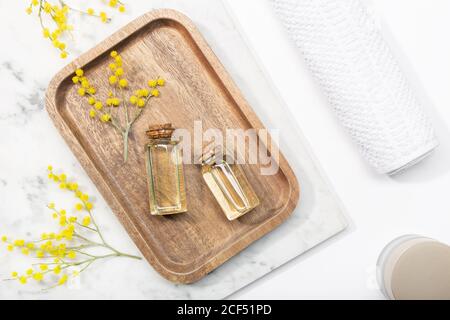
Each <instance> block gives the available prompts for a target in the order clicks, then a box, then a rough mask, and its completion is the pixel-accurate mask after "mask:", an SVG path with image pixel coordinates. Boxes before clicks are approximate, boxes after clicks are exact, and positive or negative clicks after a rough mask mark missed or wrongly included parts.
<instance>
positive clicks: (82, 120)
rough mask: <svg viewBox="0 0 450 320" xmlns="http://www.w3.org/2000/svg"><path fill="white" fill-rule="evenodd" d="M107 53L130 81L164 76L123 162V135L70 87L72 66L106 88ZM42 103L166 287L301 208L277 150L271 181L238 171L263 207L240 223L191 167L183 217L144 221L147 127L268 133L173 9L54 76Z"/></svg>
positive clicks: (253, 170) (198, 273)
mask: <svg viewBox="0 0 450 320" xmlns="http://www.w3.org/2000/svg"><path fill="white" fill-rule="evenodd" d="M113 49H115V50H118V51H120V53H121V55H122V56H123V60H124V69H125V72H128V74H129V75H130V74H132V75H133V76H132V77H129V78H131V79H130V80H131V82H132V83H137V84H138V83H139V84H140V83H146V81H147V79H148V78H152V77H155V76H157V75H159V76H161V77H163V78H164V79H166V80H167V85H166V86H165V87H164V88H163V90H162V95H161V98H159V99H155V100H152V103H151V105H150V106H149V109H146V110H145V112H144V114H143V116H142V117H141V118H140V120H139V121H138V122H137V123H136V124H135V126H134V129H133V132H132V133H131V136H130V152H129V160H128V162H127V163H126V164H123V159H122V140H121V138H120V136H118V135H117V133H116V132H114V131H113V130H112V129H111V128H110V127H108V126H104V125H103V124H101V123H99V122H98V121H95V120H92V119H90V118H89V117H88V115H87V111H88V107H87V106H86V104H85V102H84V101H83V103H80V98H79V97H78V96H77V93H76V88H75V87H74V86H73V85H72V83H71V78H72V76H73V72H74V70H75V69H76V68H77V67H82V68H83V69H84V70H85V71H86V72H87V73H88V74H89V76H90V78H91V79H96V83H95V85H96V87H97V88H98V90H99V91H105V92H106V91H107V90H108V89H107V88H108V87H109V85H108V83H107V76H106V75H105V68H107V65H108V63H109V62H110V61H109V52H110V51H111V50H113ZM46 102H47V110H48V112H49V114H50V116H51V118H52V119H53V121H54V123H55V125H56V127H57V128H58V130H59V131H60V133H61V134H62V136H63V137H64V139H65V140H66V142H67V143H68V145H69V146H70V148H71V149H72V151H73V152H74V154H75V155H76V157H77V158H78V159H79V161H80V163H81V164H82V166H83V167H84V169H85V170H86V172H87V173H88V175H89V176H90V177H91V179H92V180H93V181H94V183H95V184H96V186H97V187H98V189H99V190H100V192H101V193H102V195H103V197H104V198H105V200H106V201H107V202H108V204H109V205H110V206H111V208H112V210H113V211H114V213H115V214H116V216H117V217H118V218H119V219H120V221H121V222H122V224H123V225H124V227H125V228H126V230H127V231H128V233H129V234H130V236H131V237H132V239H133V240H134V241H135V243H136V245H137V246H138V247H139V249H140V250H141V251H142V253H143V255H144V256H145V257H146V259H147V260H148V261H149V262H150V264H151V265H152V266H153V267H154V268H155V269H156V270H157V271H158V272H159V273H160V274H161V275H162V276H164V277H165V278H167V279H168V280H170V281H173V282H177V283H192V282H195V281H197V280H199V279H201V278H202V277H204V276H205V275H206V274H208V273H209V272H211V271H212V270H214V269H215V268H217V267H218V266H220V265H221V264H222V263H224V262H225V261H227V260H228V259H230V258H231V257H232V256H234V255H236V254H237V253H239V252H240V251H241V250H243V249H244V248H246V247H247V246H248V245H250V244H251V243H252V242H254V241H256V240H257V239H259V238H261V237H262V236H263V235H265V234H267V233H268V232H270V231H271V230H273V229H274V228H276V227H277V226H278V225H279V224H281V223H282V222H283V221H284V220H286V219H287V218H288V216H289V215H290V214H291V213H292V211H293V210H294V208H295V207H296V205H297V203H298V199H299V186H298V182H297V179H296V177H295V175H294V173H293V171H292V170H291V168H290V166H289V164H288V163H287V161H286V160H285V158H284V157H283V155H281V154H280V157H279V166H280V170H279V171H278V173H277V174H275V175H272V176H263V175H261V174H260V166H259V165H246V166H244V170H245V172H246V175H247V177H248V179H249V181H250V182H251V184H252V185H253V187H254V189H255V191H256V193H257V195H258V196H259V198H260V200H261V205H260V206H259V207H258V208H257V209H256V210H254V211H252V212H250V213H249V214H247V215H245V216H244V217H242V218H240V219H238V220H237V221H233V222H229V221H228V220H227V219H226V217H225V215H224V214H223V212H222V211H221V209H220V207H219V205H218V204H217V202H216V201H215V199H214V198H213V197H212V195H211V193H210V191H209V190H208V189H207V186H206V184H205V183H204V181H203V179H202V177H201V174H200V169H199V168H198V167H197V166H195V165H186V166H185V175H186V182H187V183H186V184H187V186H186V189H187V197H188V210H189V211H188V212H187V213H184V214H180V215H176V216H170V217H154V216H150V214H149V203H148V191H147V180H146V179H147V178H146V173H145V161H144V145H145V144H146V142H147V138H146V136H145V131H146V129H147V128H148V126H149V124H158V123H166V122H171V123H173V124H174V126H175V127H179V128H186V129H188V130H191V131H192V130H193V126H194V121H195V120H202V121H203V129H204V130H206V129H208V128H219V129H221V130H224V131H225V129H226V128H242V129H249V128H255V129H260V128H264V126H263V124H262V123H261V121H260V120H259V119H258V117H257V116H256V115H255V113H254V111H253V110H252V108H251V107H250V106H249V105H248V104H247V102H246V101H245V99H244V98H243V96H242V94H241V93H240V91H239V89H238V88H237V87H236V85H235V84H234V83H233V81H232V80H231V78H230V76H229V75H228V74H227V72H226V71H225V69H224V68H223V66H222V65H221V63H220V62H219V61H218V59H217V57H216V56H215V55H214V53H213V52H212V51H211V49H210V47H209V46H208V44H207V43H206V42H205V40H204V39H203V37H202V36H201V35H200V33H199V31H198V30H197V29H196V27H195V26H194V24H193V23H192V22H191V21H190V20H189V19H188V18H186V17H185V16H184V15H182V14H180V13H178V12H176V11H173V10H157V11H153V12H150V13H148V14H146V15H144V16H142V17H140V18H138V19H137V20H135V21H133V22H132V23H130V24H129V25H128V26H126V27H125V28H123V29H121V30H120V31H118V32H117V33H116V34H114V35H112V36H111V37H109V38H108V39H107V40H105V41H104V42H102V43H101V44H99V45H98V46H97V47H95V48H94V49H92V50H90V51H89V52H87V53H86V54H84V55H82V56H81V57H80V58H79V59H77V60H76V61H74V62H73V63H72V64H70V65H68V66H67V67H66V68H64V69H63V70H62V71H61V72H60V73H58V74H57V75H56V76H55V78H54V79H53V80H52V82H51V84H50V86H49V88H48V91H47V99H46ZM258 140H259V137H258ZM260 142H261V141H260ZM270 142H271V141H270V138H269V141H268V143H267V148H268V149H269V150H271V151H272V152H273V151H274V150H275V147H274V146H272V145H271V143H270ZM272 154H273V153H272Z"/></svg>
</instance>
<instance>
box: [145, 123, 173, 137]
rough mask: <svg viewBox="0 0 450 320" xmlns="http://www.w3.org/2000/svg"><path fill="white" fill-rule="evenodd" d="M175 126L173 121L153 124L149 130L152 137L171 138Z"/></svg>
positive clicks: (148, 132) (149, 135)
mask: <svg viewBox="0 0 450 320" xmlns="http://www.w3.org/2000/svg"><path fill="white" fill-rule="evenodd" d="M174 131H175V128H174V127H173V126H172V124H171V123H166V124H158V125H152V126H150V128H149V129H148V131H147V136H148V137H149V138H150V139H171V138H172V134H173V132H174Z"/></svg>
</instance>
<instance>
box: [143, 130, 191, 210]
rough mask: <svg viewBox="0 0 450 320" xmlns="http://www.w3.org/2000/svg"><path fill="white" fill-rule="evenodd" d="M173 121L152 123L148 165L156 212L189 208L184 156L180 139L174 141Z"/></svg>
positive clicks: (149, 134) (153, 206)
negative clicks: (162, 123)
mask: <svg viewBox="0 0 450 320" xmlns="http://www.w3.org/2000/svg"><path fill="white" fill-rule="evenodd" d="M174 131H175V129H174V128H173V127H172V124H165V125H157V126H151V127H150V129H149V130H148V131H147V135H148V137H149V138H150V141H149V143H148V144H147V146H146V167H147V175H148V177H147V179H148V190H149V196H150V213H151V214H152V215H156V216H161V215H171V214H177V213H182V212H186V211H187V203H186V189H185V178H184V170H183V159H182V155H181V148H180V147H179V145H178V143H179V141H173V140H172V134H173V132H174Z"/></svg>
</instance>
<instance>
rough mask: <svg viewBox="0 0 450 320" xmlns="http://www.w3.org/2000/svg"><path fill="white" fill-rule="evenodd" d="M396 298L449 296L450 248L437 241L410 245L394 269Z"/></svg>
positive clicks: (441, 298)
mask: <svg viewBox="0 0 450 320" xmlns="http://www.w3.org/2000/svg"><path fill="white" fill-rule="evenodd" d="M391 289H392V294H393V296H394V298H395V299H397V300H419V299H420V300H423V299H440V300H447V299H450V247H449V246H447V245H445V244H442V243H439V242H437V241H423V242H421V243H417V244H415V245H413V246H411V247H410V248H409V249H408V250H406V251H405V252H404V253H403V254H402V255H401V256H400V257H399V259H398V261H397V263H396V264H395V266H394V268H393V270H392V277H391Z"/></svg>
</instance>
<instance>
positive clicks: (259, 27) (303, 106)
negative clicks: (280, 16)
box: [226, 0, 450, 299]
mask: <svg viewBox="0 0 450 320" xmlns="http://www.w3.org/2000/svg"><path fill="white" fill-rule="evenodd" d="M226 1H227V2H228V4H229V6H230V7H231V9H232V11H233V13H234V14H235V16H236V17H237V19H238V20H239V22H240V24H241V27H242V29H243V30H244V31H245V33H246V36H247V38H248V40H249V42H250V43H251V45H252V47H253V48H254V49H255V51H256V52H257V53H258V55H259V57H260V59H261V61H262V63H263V64H264V66H265V67H266V69H267V71H268V73H269V75H270V76H271V77H272V78H273V80H274V82H275V84H276V86H277V88H278V89H279V90H280V92H281V94H282V96H283V98H284V99H285V101H286V103H287V104H288V105H289V107H290V108H291V110H292V111H293V113H294V114H295V115H296V118H297V121H298V123H299V124H300V127H301V128H302V130H303V133H304V134H305V135H306V137H307V139H308V140H309V142H310V144H311V146H312V149H313V151H314V152H315V154H316V156H317V158H318V159H319V160H320V162H321V165H322V167H323V169H324V171H325V173H326V174H327V175H328V177H329V178H330V180H331V182H332V184H333V185H334V187H335V189H336V192H337V193H338V195H339V196H340V198H341V199H342V201H343V202H344V204H345V206H346V208H347V210H348V214H349V216H350V218H351V220H352V226H351V227H350V229H349V230H348V231H347V232H346V233H345V234H343V235H341V236H339V237H337V238H335V239H333V240H331V241H329V242H327V243H326V244H324V245H322V246H319V247H317V248H315V249H313V250H312V251H310V252H309V253H307V254H306V255H304V256H302V257H300V258H298V259H295V260H294V261H292V262H291V263H289V264H288V265H287V266H285V267H283V268H281V269H279V270H277V271H275V272H273V273H272V274H270V275H269V276H267V277H265V278H264V279H263V280H260V281H258V282H256V283H255V284H253V285H251V286H250V287H247V288H245V289H244V290H242V291H241V292H239V293H238V294H236V295H234V296H233V298H244V299H247V298H248V299H270V298H280V299H282V298H286V299H288V298H295V299H315V298H324V299H348V298H352V299H365V298H367V299H378V298H381V295H380V293H379V291H378V290H377V288H376V285H375V281H374V280H375V269H374V266H375V264H376V260H377V257H378V255H379V253H380V251H381V250H382V249H383V247H384V246H385V245H386V244H387V243H388V242H389V241H391V240H392V239H393V238H395V237H397V236H399V235H404V234H409V233H414V234H421V235H426V236H428V237H433V238H436V239H439V240H442V241H445V242H447V243H450V232H449V231H450V208H449V207H450V202H449V200H448V199H449V195H450V172H449V170H450V141H449V138H450V137H449V131H448V125H449V123H450V108H449V101H450V44H449V40H448V36H447V31H448V30H449V28H450V1H448V0H433V1H427V0H395V1H392V0H377V1H373V3H371V4H372V5H373V9H374V11H375V12H376V13H377V15H378V16H379V19H380V21H381V23H382V24H383V26H384V27H385V28H386V30H387V32H388V37H389V38H390V39H389V40H390V41H393V42H394V49H395V51H396V52H397V54H398V55H399V58H400V59H401V62H402V64H404V65H405V68H406V71H407V72H408V73H411V80H412V82H413V85H414V86H417V87H418V93H419V94H420V95H421V96H423V99H424V101H425V103H426V107H427V108H428V109H429V112H430V114H431V115H432V116H433V117H434V120H435V125H436V129H437V132H438V136H439V139H440V142H441V146H440V147H439V149H438V150H437V152H436V153H435V154H434V155H433V156H432V157H430V158H429V159H427V160H426V161H425V162H423V163H421V164H419V165H418V166H416V167H415V168H413V169H410V170H409V171H407V172H406V173H404V174H402V175H400V176H398V177H395V178H389V177H387V176H380V175H378V174H376V173H374V172H373V171H372V170H371V168H370V167H368V166H367V165H366V163H365V162H364V160H363V159H362V158H361V157H360V155H359V154H358V151H357V150H356V148H355V147H354V145H353V144H352V142H351V140H350V139H349V137H348V136H347V135H346V133H345V132H344V130H343V129H342V127H341V126H340V124H339V123H338V121H337V120H336V119H335V117H334V114H333V112H332V110H331V108H330V107H329V106H328V105H327V103H326V101H325V100H324V97H323V96H322V94H321V92H320V89H319V88H317V87H316V85H315V83H314V81H313V79H312V78H311V76H310V75H309V74H308V70H307V69H306V67H305V65H304V64H303V61H302V60H301V57H300V55H299V53H298V52H297V51H296V50H295V48H294V47H293V45H292V44H291V42H290V41H289V40H288V39H287V36H286V34H285V33H284V32H283V30H282V29H281V26H280V25H279V24H278V22H277V21H275V20H274V19H273V13H272V12H271V11H270V7H269V6H268V4H267V3H265V1H261V0H246V1H237V0H226Z"/></svg>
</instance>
